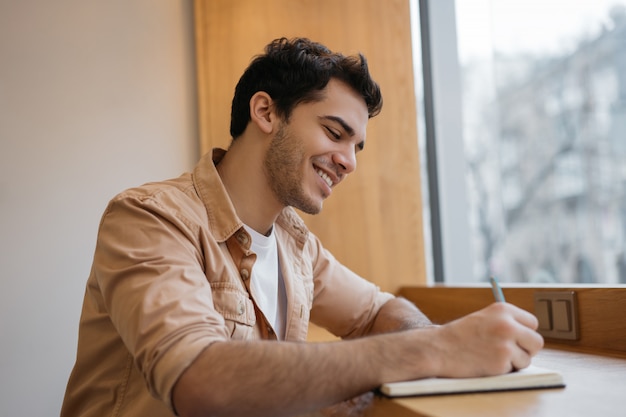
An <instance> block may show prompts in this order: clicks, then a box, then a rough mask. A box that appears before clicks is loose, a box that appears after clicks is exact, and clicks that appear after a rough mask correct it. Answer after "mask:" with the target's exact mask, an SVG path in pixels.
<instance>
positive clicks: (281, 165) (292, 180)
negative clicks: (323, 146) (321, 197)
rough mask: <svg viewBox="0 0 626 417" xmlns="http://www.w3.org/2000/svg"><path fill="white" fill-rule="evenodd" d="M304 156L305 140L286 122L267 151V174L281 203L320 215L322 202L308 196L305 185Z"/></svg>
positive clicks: (265, 161) (265, 165) (265, 164)
mask: <svg viewBox="0 0 626 417" xmlns="http://www.w3.org/2000/svg"><path fill="white" fill-rule="evenodd" d="M304 155H305V152H304V149H303V146H302V141H300V140H299V139H298V138H297V137H295V136H293V135H290V134H289V133H288V132H287V129H286V128H285V125H282V126H280V128H279V129H278V131H277V132H276V135H274V137H273V138H272V141H271V143H270V147H269V149H268V150H267V153H266V154H265V160H264V162H263V165H264V168H265V175H266V176H267V180H268V182H269V185H270V187H271V189H272V191H273V192H274V195H275V196H276V198H277V199H278V201H280V203H281V204H283V205H284V206H291V207H295V208H297V209H298V210H301V211H303V212H305V213H307V214H318V213H319V212H320V211H321V210H322V205H321V204H318V203H316V202H315V201H313V199H312V198H310V197H309V196H307V195H306V194H305V193H304V189H303V187H302V182H303V178H302V174H301V169H302V167H303V164H304V163H305V162H304V159H305V156H304Z"/></svg>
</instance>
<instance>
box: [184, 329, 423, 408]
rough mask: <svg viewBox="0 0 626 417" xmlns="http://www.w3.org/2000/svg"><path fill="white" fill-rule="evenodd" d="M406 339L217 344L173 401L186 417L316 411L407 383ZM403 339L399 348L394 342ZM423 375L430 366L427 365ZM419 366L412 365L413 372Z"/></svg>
mask: <svg viewBox="0 0 626 417" xmlns="http://www.w3.org/2000/svg"><path fill="white" fill-rule="evenodd" d="M402 337H403V336H402V335H401V334H394V335H384V336H374V337H368V338H364V339H356V340H351V341H343V342H330V343H291V342H269V341H250V342H234V341H233V342H226V343H215V344H213V345H212V346H210V347H209V348H207V349H206V351H204V352H203V353H202V354H201V355H200V357H199V358H198V359H197V360H196V361H195V362H194V363H193V364H192V365H191V366H190V368H189V369H188V370H187V371H186V372H185V373H184V374H183V375H182V377H181V378H180V380H179V382H178V383H177V385H176V386H175V389H174V393H173V401H174V404H175V406H176V408H177V411H178V413H179V414H180V415H181V416H185V417H186V416H200V415H202V416H206V415H210V416H220V415H228V416H255V417H261V416H274V417H278V416H281V415H285V416H287V415H294V414H298V413H304V412H307V411H312V410H319V409H322V408H324V407H326V406H329V405H332V404H336V403H338V402H341V401H344V400H346V399H349V398H352V397H355V396H357V395H359V394H362V393H364V392H367V391H370V390H372V389H374V388H376V387H378V386H379V385H380V384H381V383H382V382H385V381H389V380H396V379H403V378H405V377H407V375H404V374H405V373H406V371H404V370H403V369H406V367H405V365H406V364H403V363H401V361H402V359H401V358H402V357H405V358H406V357H408V356H411V357H412V359H413V360H414V361H417V360H418V359H417V355H416V350H417V349H412V351H413V352H412V353H411V354H410V355H409V354H408V353H409V352H405V353H407V354H406V355H403V352H400V351H399V350H398V348H399V347H400V346H402V345H404V346H406V343H399V340H400V338H402ZM395 338H398V339H399V340H398V341H397V342H395V341H394V340H393V339H395ZM422 362H423V364H422V367H423V368H424V375H427V374H429V373H431V371H429V370H428V369H427V366H428V360H427V358H426V356H425V355H424V358H423V360H422ZM414 366H415V362H414V363H413V364H412V366H411V367H414Z"/></svg>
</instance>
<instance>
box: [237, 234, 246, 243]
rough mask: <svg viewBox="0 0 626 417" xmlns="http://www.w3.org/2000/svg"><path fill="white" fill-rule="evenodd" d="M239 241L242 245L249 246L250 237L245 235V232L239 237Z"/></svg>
mask: <svg viewBox="0 0 626 417" xmlns="http://www.w3.org/2000/svg"><path fill="white" fill-rule="evenodd" d="M237 240H238V241H239V243H241V244H242V245H247V244H248V235H247V234H245V233H244V232H241V233H239V234H238V235H237Z"/></svg>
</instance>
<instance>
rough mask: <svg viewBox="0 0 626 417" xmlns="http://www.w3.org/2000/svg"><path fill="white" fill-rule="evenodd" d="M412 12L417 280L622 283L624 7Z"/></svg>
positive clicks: (625, 229) (442, 4)
mask: <svg viewBox="0 0 626 417" xmlns="http://www.w3.org/2000/svg"><path fill="white" fill-rule="evenodd" d="M413 14H414V16H413V21H414V23H415V24H414V27H415V31H414V40H415V41H414V45H415V46H416V49H417V50H416V53H415V56H416V65H415V68H416V70H419V77H416V78H417V79H418V80H420V79H423V83H419V82H417V83H416V85H417V92H416V93H417V94H418V96H419V97H420V100H422V102H423V106H420V107H421V108H422V109H423V112H422V114H421V115H420V120H421V121H422V123H421V126H420V137H421V138H423V139H422V142H423V143H422V144H421V146H422V149H423V150H422V155H424V158H425V160H424V163H423V164H422V165H423V167H424V168H426V169H427V172H426V173H425V177H426V178H427V179H428V185H427V187H426V186H425V187H424V188H425V189H428V191H429V192H428V195H427V196H425V198H424V202H425V204H424V205H425V206H426V207H428V208H429V210H428V211H427V212H426V220H427V221H426V222H425V223H426V224H430V225H431V228H430V235H431V236H430V237H431V241H432V246H430V251H431V252H432V259H433V262H432V264H431V265H430V268H429V270H430V271H431V274H432V275H431V276H434V277H435V280H436V281H444V280H445V281H446V282H449V283H459V282H471V281H473V282H476V281H485V280H486V279H487V278H488V276H489V275H492V274H495V275H497V276H498V277H499V279H500V280H501V281H503V282H524V283H538V284H539V283H592V284H619V283H626V0H602V1H600V0H587V1H582V0H581V1H575V2H573V1H571V0H569V1H565V0H541V1H530V0H524V1H522V0H497V1H495V0H491V1H489V0H481V1H479V0H473V1H467V0H458V1H456V2H455V1H453V0H437V1H428V0H419V1H418V0H415V1H414V3H413ZM422 69H423V71H421V70H422Z"/></svg>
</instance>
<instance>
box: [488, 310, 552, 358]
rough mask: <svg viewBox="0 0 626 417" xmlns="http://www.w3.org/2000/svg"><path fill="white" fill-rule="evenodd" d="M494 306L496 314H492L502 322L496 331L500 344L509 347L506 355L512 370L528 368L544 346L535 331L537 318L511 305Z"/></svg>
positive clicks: (541, 338) (540, 337)
mask: <svg viewBox="0 0 626 417" xmlns="http://www.w3.org/2000/svg"><path fill="white" fill-rule="evenodd" d="M495 304H497V305H495V306H494V307H493V308H492V309H495V310H496V312H492V313H495V314H496V315H499V316H500V317H501V318H502V320H503V322H502V323H501V325H500V326H501V327H497V328H496V330H497V331H499V332H500V333H501V335H502V337H503V339H502V342H505V343H506V344H507V345H508V346H510V350H509V353H508V355H509V357H510V364H511V368H512V370H518V369H523V368H526V367H528V366H529V365H530V363H531V361H532V358H533V356H535V355H536V354H537V353H538V352H539V351H540V350H541V349H542V348H543V344H544V341H543V337H542V336H541V335H540V334H539V333H537V331H536V330H537V327H538V325H539V323H538V320H537V318H536V317H535V316H534V315H532V314H531V313H529V312H527V311H525V310H522V309H520V308H518V307H516V306H514V305H512V304H506V303H495ZM502 359H505V358H502Z"/></svg>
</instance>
